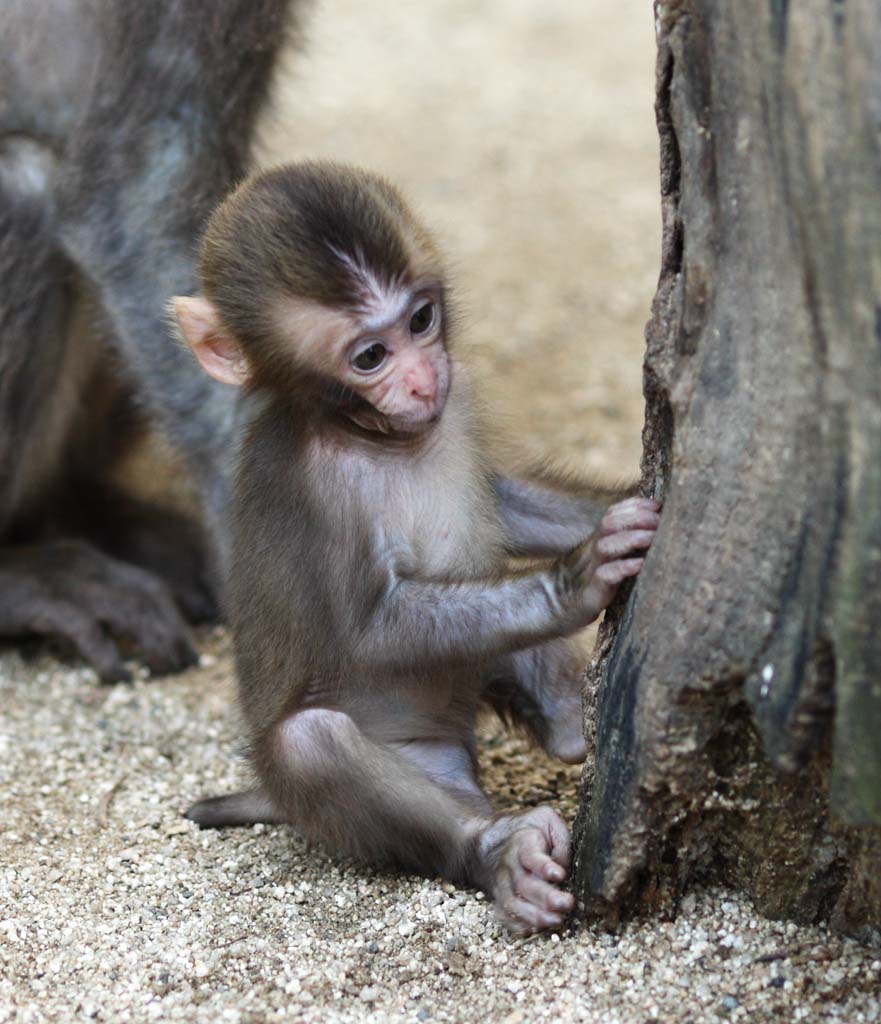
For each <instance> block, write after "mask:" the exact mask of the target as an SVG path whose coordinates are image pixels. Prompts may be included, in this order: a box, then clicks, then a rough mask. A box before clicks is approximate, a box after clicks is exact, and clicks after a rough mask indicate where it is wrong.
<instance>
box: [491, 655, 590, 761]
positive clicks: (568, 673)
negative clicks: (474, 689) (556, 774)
mask: <svg viewBox="0 0 881 1024" xmlns="http://www.w3.org/2000/svg"><path fill="white" fill-rule="evenodd" d="M582 670H583V665H582V663H581V660H580V659H579V657H578V652H577V649H576V648H575V646H574V645H573V644H572V643H571V642H570V641H569V640H566V639H559V640H550V641H548V642H547V643H543V644H540V645H538V646H536V647H529V648H527V649H526V650H522V651H514V652H513V653H511V654H506V655H502V656H501V657H498V658H496V659H494V660H493V662H492V665H491V666H490V669H489V672H488V673H487V675H486V678H485V682H484V687H483V690H482V692H481V697H482V698H483V700H485V701H486V702H487V703H488V704H489V705H490V707H492V709H493V710H494V711H495V712H496V714H498V716H499V717H500V718H501V719H502V720H503V721H504V722H507V723H509V724H513V725H516V726H519V727H520V728H522V729H524V730H525V731H526V732H527V733H528V735H529V736H530V737H531V738H532V739H533V740H535V742H536V743H538V744H539V745H540V746H541V747H543V748H544V749H545V750H546V751H547V752H548V753H549V754H550V755H551V757H556V758H559V759H560V760H561V761H565V762H566V763H567V764H580V763H581V762H582V761H583V760H584V758H585V755H586V748H585V745H584V726H583V710H582V705H581V689H582V685H583V679H582Z"/></svg>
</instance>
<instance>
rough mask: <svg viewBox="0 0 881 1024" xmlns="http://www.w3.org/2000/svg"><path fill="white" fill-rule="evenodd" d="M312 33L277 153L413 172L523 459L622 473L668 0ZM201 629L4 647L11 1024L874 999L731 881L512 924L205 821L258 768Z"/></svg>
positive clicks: (872, 970) (814, 936)
mask: <svg viewBox="0 0 881 1024" xmlns="http://www.w3.org/2000/svg"><path fill="white" fill-rule="evenodd" d="M378 8H379V9H378ZM503 19H504V23H503V24H502V20H503ZM309 35H310V43H309V53H308V55H307V56H306V57H305V58H302V57H301V58H298V59H297V61H296V63H295V64H293V65H292V67H291V68H290V69H289V70H288V71H287V72H286V74H285V75H284V77H283V79H282V81H281V82H280V88H279V97H278V102H277V104H276V108H275V110H274V112H273V115H272V117H271V118H270V119H269V120H268V122H267V125H266V129H265V132H264V143H263V159H264V160H265V161H267V162H268V161H274V160H278V159H283V158H291V157H296V156H302V155H323V156H332V157H335V158H338V159H345V160H354V161H357V162H359V163H363V164H367V165H370V166H373V167H376V168H379V169H381V170H383V171H385V172H387V173H388V174H389V175H390V176H392V177H393V178H395V179H396V180H397V181H399V182H400V183H401V184H402V185H403V186H404V188H405V190H406V191H407V192H408V193H409V194H410V195H411V196H412V197H413V199H414V201H415V203H416V205H417V206H418V207H419V208H420V209H421V210H422V211H423V212H424V213H425V215H426V216H427V218H428V219H429V221H430V222H431V223H432V224H433V225H435V226H436V229H437V231H438V232H439V234H440V236H441V238H442V240H443V243H444V245H445V247H446V249H447V250H448V252H449V253H450V257H451V260H452V262H453V264H454V266H455V268H456V275H457V278H458V281H459V283H460V289H461V299H462V305H463V307H464V310H465V313H466V317H465V324H466V329H465V330H463V337H462V342H461V343H462V347H463V349H467V350H468V351H469V352H470V353H471V358H472V359H473V361H474V362H475V364H476V366H477V368H478V369H479V371H480V372H481V374H482V375H483V377H484V378H486V379H487V381H488V383H489V384H490V386H491V387H492V390H493V391H494V393H495V400H496V402H497V404H498V407H499V409H500V412H499V416H500V418H502V419H501V421H502V422H508V423H509V424H510V425H511V429H512V432H516V433H517V434H518V435H522V437H523V439H524V443H525V445H526V447H527V449H528V451H529V452H530V453H531V454H532V455H540V454H545V455H550V456H552V457H553V458H555V459H558V460H559V459H562V460H563V461H565V462H567V463H568V464H569V465H571V466H573V467H575V468H579V469H584V470H589V471H592V472H596V473H600V474H603V475H605V476H608V477H622V476H630V475H632V474H633V473H634V472H635V470H636V466H637V462H638V455H639V429H640V425H641V417H642V401H641V397H640V379H639V378H640V360H641V353H642V330H643V325H644V322H645V320H646V317H647V314H648V308H649V303H650V300H651V295H652V290H653V286H654V280H655V276H656V272H657V263H658V241H659V223H658V222H659V216H658V197H657V169H656V158H657V153H656V140H655V133H654V125H653V119H652V100H653V83H652V76H653V39H652V19H651V13H650V8H649V4H648V3H647V0H619V2H618V3H617V4H601V3H599V2H596V0H582V2H581V3H574V2H573V0H543V2H542V3H540V4H539V3H536V2H535V0H423V3H420V4H413V5H407V6H405V5H400V4H394V5H392V4H382V5H379V4H363V3H357V2H355V0H323V2H322V3H321V4H320V9H319V10H317V11H316V17H315V18H314V19H313V21H312V25H311V29H310V32H309ZM504 417H507V419H506V420H505V419H504ZM203 641H204V648H205V652H206V653H205V655H204V659H203V661H204V664H203V666H202V667H201V668H199V669H197V670H195V671H193V672H190V673H187V674H186V675H183V676H180V677H177V678H175V679H166V680H162V681H159V682H153V681H148V680H146V679H141V680H139V681H138V682H136V683H135V684H134V685H132V686H120V687H115V688H102V687H99V686H98V685H97V683H96V681H95V678H94V676H93V675H92V673H90V672H89V671H87V670H83V669H77V668H70V667H66V666H62V665H59V664H58V663H57V662H55V661H54V660H52V659H51V658H50V657H49V656H48V655H46V654H39V655H38V656H37V657H36V658H31V659H29V660H27V661H25V660H23V658H22V656H21V655H20V654H19V653H17V652H12V651H10V652H7V653H5V654H3V655H2V656H0V702H2V707H3V712H2V717H0V782H2V789H0V1022H7V1021H10V1022H11V1021H15V1022H44V1021H45V1022H49V1021H52V1022H59V1024H61V1022H65V1024H66V1022H72V1021H86V1020H99V1021H109V1022H116V1021H133V1022H140V1021H151V1020H156V1021H170V1020H181V1021H187V1022H206V1024H208V1022H211V1024H215V1022H222V1021H228V1022H232V1024H235V1022H241V1024H258V1022H263V1021H301V1020H302V1021H332V1020H340V1021H361V1020H367V1019H369V1020H374V1021H426V1020H428V1021H434V1020H437V1021H473V1020H475V1019H481V1018H482V1019H486V1020H489V1021H501V1022H505V1024H524V1022H530V1021H534V1020H545V1019H547V1020H564V1021H565V1020H579V1021H581V1020H583V1021H603V1022H619V1021H620V1022H622V1024H629V1022H635V1021H640V1022H641V1021H651V1020H660V1021H670V1022H672V1021H676V1022H683V1024H685V1022H693V1024H698V1022H703V1021H727V1020H735V1021H746V1020H749V1021H766V1020H768V1021H770V1020H774V1021H792V1020H807V1021H811V1022H820V1021H833V1020H836V1021H837V1020H840V1021H847V1022H858V1021H877V1020H879V1019H881V1002H879V987H881V959H879V958H881V952H879V951H878V950H867V949H865V948H863V947H859V946H857V945H855V944H853V943H850V942H848V941H844V940H840V939H838V938H834V937H832V936H830V935H828V934H827V933H826V932H824V931H823V930H819V929H813V928H796V927H795V926H793V925H782V924H779V923H773V922H768V921H764V920H762V919H759V918H758V917H756V916H755V915H754V913H753V912H752V911H751V909H750V907H749V906H748V904H747V903H746V902H745V901H744V900H742V899H741V898H739V897H737V896H735V895H733V894H730V893H725V892H721V891H717V890H713V891H699V892H697V893H695V894H693V895H691V896H689V897H688V898H687V899H686V901H685V903H684V905H683V907H682V910H681V913H680V915H679V917H678V919H677V920H676V921H674V922H665V921H650V922H641V923H636V924H633V925H631V926H629V927H628V928H627V929H626V930H625V931H624V932H623V933H622V934H621V935H618V936H610V935H605V934H601V933H599V932H598V931H596V930H594V929H591V928H586V927H581V928H578V929H575V930H571V931H567V932H565V933H563V934H562V935H560V936H542V937H535V938H532V939H529V940H525V941H524V940H517V941H515V940H512V939H510V938H509V937H507V936H506V935H504V934H502V933H501V932H500V931H499V929H498V928H497V926H496V925H495V924H494V922H493V919H492V914H491V911H490V908H489V907H488V906H487V903H486V901H485V900H484V899H483V898H482V897H481V896H480V895H478V894H475V893H471V892H457V891H455V890H453V889H452V887H450V886H448V885H442V884H441V883H439V882H437V881H432V880H421V879H414V878H402V877H395V876H390V875H385V874H379V873H376V872H373V871H370V870H366V869H363V868H359V867H356V866H354V865H351V864H347V863H343V862H340V861H338V860H335V859H333V858H331V857H329V856H328V855H327V854H326V853H324V852H323V851H321V850H320V849H317V848H309V847H307V846H306V844H305V843H304V842H303V841H302V840H300V839H299V838H297V837H296V836H294V835H293V834H292V833H291V831H290V830H288V829H284V828H268V827H263V826H257V827H255V828H252V829H241V830H230V831H227V832H223V833H211V832H206V833H200V832H198V831H197V830H196V829H195V828H194V827H193V826H191V825H190V824H189V823H188V822H186V821H184V820H182V818H181V817H180V814H181V811H182V810H183V809H184V808H185V807H186V806H187V804H188V803H189V802H191V801H192V800H193V799H194V798H195V797H197V796H199V795H202V794H204V793H208V792H221V791H225V790H228V789H230V788H232V787H234V786H236V785H238V784H240V783H241V782H242V780H243V779H244V777H245V773H244V769H243V766H242V762H241V760H240V758H239V754H238V752H239V746H240V735H241V733H240V731H239V728H238V723H237V720H236V715H235V712H234V711H233V708H232V694H233V681H232V671H231V665H230V659H229V652H228V641H227V638H226V637H225V635H224V633H223V631H217V632H213V633H207V634H205V635H204V637H203ZM484 740H485V743H484V767H485V773H486V781H487V783H488V786H489V788H490V789H491V790H492V791H493V792H495V793H497V794H498V796H499V800H500V802H502V803H504V804H509V805H514V804H535V803H540V802H545V801H550V802H553V803H554V804H556V805H557V806H558V807H560V808H561V810H562V811H563V813H564V814H567V815H570V816H571V814H572V813H573V811H574V801H575V791H576V786H577V781H578V771H577V769H571V768H563V767H561V766H558V765H555V764H552V763H550V762H549V761H547V760H546V759H545V758H543V757H542V756H541V755H537V754H535V753H533V752H530V751H528V750H527V749H526V748H525V747H524V745H523V744H522V743H520V742H519V741H517V740H509V739H506V738H504V737H503V736H501V735H500V734H499V732H498V730H495V729H493V728H491V727H490V728H488V729H487V730H486V734H485V736H484Z"/></svg>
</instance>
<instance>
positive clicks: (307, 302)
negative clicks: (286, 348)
mask: <svg viewBox="0 0 881 1024" xmlns="http://www.w3.org/2000/svg"><path fill="white" fill-rule="evenodd" d="M274 319H275V325H276V329H277V331H278V336H279V340H280V343H281V344H282V345H285V344H289V345H290V350H291V353H292V354H296V356H297V357H298V358H300V359H302V360H303V361H304V362H306V363H307V364H308V365H309V366H311V367H312V368H313V369H315V370H319V371H320V370H331V369H333V368H334V367H335V366H336V365H337V364H338V362H339V359H340V355H341V352H342V351H343V350H344V349H345V347H346V346H347V345H348V344H349V343H350V342H352V341H354V340H355V339H356V338H357V337H358V336H359V335H360V334H363V333H364V331H365V330H367V329H369V328H367V327H365V322H364V320H363V319H362V318H361V317H360V316H359V315H358V314H357V313H355V312H353V311H351V310H348V309H334V308H331V307H329V306H326V305H324V304H323V303H321V302H318V301H317V300H315V299H309V298H304V297H303V296H300V295H281V296H279V298H278V300H277V302H276V312H275V317H274Z"/></svg>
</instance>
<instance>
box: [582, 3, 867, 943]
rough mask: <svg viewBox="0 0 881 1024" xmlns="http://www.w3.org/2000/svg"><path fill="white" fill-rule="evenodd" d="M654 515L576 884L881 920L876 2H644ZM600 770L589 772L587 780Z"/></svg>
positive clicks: (597, 907) (593, 717)
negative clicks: (653, 182) (655, 276)
mask: <svg viewBox="0 0 881 1024" xmlns="http://www.w3.org/2000/svg"><path fill="white" fill-rule="evenodd" d="M655 15H656V23H657V32H658V65H657V103H656V108H657V120H658V130H659V133H660V142H661V195H662V214H663V245H662V255H661V273H660V280H659V284H658V290H657V294H656V296H655V301H654V305H653V309H652V318H651V321H650V322H649V325H648V328H647V332H646V336H647V352H646V361H645V373H644V389H645V396H646V426H645V431H644V459H643V473H644V484H645V487H646V491H647V493H654V494H656V495H659V496H660V497H662V498H663V501H664V513H663V521H662V525H661V530H660V533H659V535H658V538H657V541H656V543H655V546H654V548H653V549H652V552H651V554H650V556H649V558H648V560H647V562H646V565H645V567H644V569H643V572H642V574H641V576H640V579H639V582H638V585H637V587H636V589H635V590H634V591H633V593H632V594H631V595H630V596H629V597H628V598H627V599H626V600H622V601H621V602H619V604H618V605H617V606H616V608H614V609H613V610H612V612H611V614H610V615H609V616H608V617H607V623H606V624H605V625H604V627H603V629H602V631H601V634H600V640H599V643H598V647H597V651H596V653H595V656H594V660H593V662H592V665H591V668H590V670H589V678H588V693H589V694H590V695H591V698H592V699H591V701H590V702H589V704H590V705H591V707H590V709H589V714H588V719H589V722H588V728H589V729H592V730H594V731H595V735H596V754H597V763H596V769H595V776H594V778H593V780H592V785H591V786H588V780H587V776H586V777H585V791H584V792H583V793H582V808H581V813H580V815H579V820H578V822H577V824H576V872H575V884H576V889H577V892H578V894H579V895H580V897H581V898H582V899H583V901H584V904H585V907H586V909H587V911H588V912H590V913H594V914H602V915H604V916H606V917H611V918H615V917H617V916H619V915H621V914H627V913H632V912H634V911H635V910H638V909H646V908H657V907H659V906H661V905H663V904H667V903H669V902H671V901H675V898H676V897H677V895H678V894H679V893H681V891H682V890H683V888H684V886H685V885H686V883H687V882H688V881H689V880H690V879H691V878H694V877H697V876H703V877H705V876H707V875H715V877H722V878H725V879H726V880H728V881H729V882H733V883H735V884H737V885H740V886H743V887H745V888H746V889H747V890H748V891H749V892H750V893H751V894H752V895H753V896H754V897H755V899H756V901H757V903H758V905H759V907H760V909H763V910H764V911H765V912H767V913H769V914H772V915H774V916H778V915H779V916H790V917H793V918H795V919H797V920H801V921H812V920H815V919H817V918H820V917H825V916H831V917H832V919H833V922H834V923H835V924H836V925H837V926H838V927H840V928H842V929H845V930H848V931H854V930H860V929H867V928H871V927H872V926H874V927H876V928H877V927H878V926H881V828H879V825H881V5H879V3H878V0H831V2H830V0H801V2H800V3H799V4H797V5H796V4H791V5H790V4H789V3H788V0H717V2H714V0H659V2H656V4H655ZM588 790H589V791H588Z"/></svg>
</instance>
